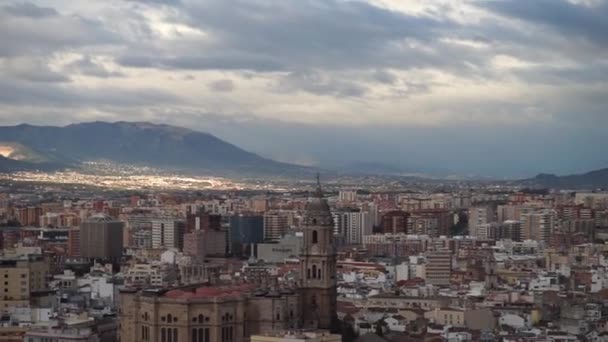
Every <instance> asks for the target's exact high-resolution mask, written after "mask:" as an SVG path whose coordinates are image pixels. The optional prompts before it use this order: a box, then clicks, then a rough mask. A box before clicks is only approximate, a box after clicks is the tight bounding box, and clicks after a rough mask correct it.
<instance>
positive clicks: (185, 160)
mask: <svg viewBox="0 0 608 342" xmlns="http://www.w3.org/2000/svg"><path fill="white" fill-rule="evenodd" d="M0 137H1V139H0V140H1V141H2V142H3V143H4V144H5V145H7V144H12V145H13V146H14V145H15V144H19V146H23V148H22V149H23V150H26V149H27V150H28V151H35V156H36V158H37V159H38V160H49V161H53V162H54V163H61V164H63V165H78V164H79V163H80V162H84V161H91V160H100V159H103V160H111V161H114V162H117V163H125V164H133V165H146V166H153V167H157V168H163V169H166V170H180V171H188V172H197V173H208V174H216V175H225V174H238V175H294V174H299V173H310V172H312V171H311V170H310V169H308V168H305V167H301V166H297V165H291V164H285V163H279V162H276V161H273V160H270V159H265V158H262V157H260V156H258V155H256V154H254V153H250V152H247V151H245V150H243V149H241V148H239V147H237V146H234V145H232V144H230V143H227V142H225V141H223V140H221V139H219V138H217V137H215V136H213V135H211V134H208V133H203V132H198V131H194V130H190V129H186V128H180V127H174V126H168V125H157V124H151V123H146V122H116V123H108V122H91V123H81V124H73V125H69V126H65V127H55V126H32V125H25V124H23V125H18V126H5V127H0ZM4 159H7V158H4ZM13 162H17V161H16V160H11V162H8V161H6V160H5V161H1V160H0V165H3V164H6V165H7V169H9V168H12V167H14V166H10V165H9V164H14V163H13ZM29 164H36V163H34V162H31V163H29ZM29 164H28V163H26V164H18V165H20V166H21V167H28V165H29ZM38 164H40V163H38ZM0 167H1V166H0Z"/></svg>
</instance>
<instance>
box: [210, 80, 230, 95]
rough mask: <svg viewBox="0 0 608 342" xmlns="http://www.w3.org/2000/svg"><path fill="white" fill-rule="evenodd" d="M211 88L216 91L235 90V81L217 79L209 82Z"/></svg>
mask: <svg viewBox="0 0 608 342" xmlns="http://www.w3.org/2000/svg"><path fill="white" fill-rule="evenodd" d="M207 87H208V88H209V90H212V91H216V92H222V93H223V92H231V91H233V90H234V82H232V80H217V81H213V82H209V84H207Z"/></svg>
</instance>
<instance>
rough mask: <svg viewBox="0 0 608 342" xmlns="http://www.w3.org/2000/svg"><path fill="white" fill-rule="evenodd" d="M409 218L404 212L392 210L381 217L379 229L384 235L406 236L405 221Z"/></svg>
mask: <svg viewBox="0 0 608 342" xmlns="http://www.w3.org/2000/svg"><path fill="white" fill-rule="evenodd" d="M409 216H410V214H408V213H407V212H405V211H402V210H393V211H389V212H387V213H385V214H384V215H382V219H381V221H380V228H381V231H382V233H384V234H389V233H390V234H399V233H403V234H407V219H408V217H409Z"/></svg>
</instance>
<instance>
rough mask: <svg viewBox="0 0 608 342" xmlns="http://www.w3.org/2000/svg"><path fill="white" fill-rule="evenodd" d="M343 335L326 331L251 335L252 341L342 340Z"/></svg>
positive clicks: (304, 341) (322, 341)
mask: <svg viewBox="0 0 608 342" xmlns="http://www.w3.org/2000/svg"><path fill="white" fill-rule="evenodd" d="M341 341H342V336H340V335H336V334H330V333H329V332H324V331H314V330H313V331H286V332H278V333H271V334H266V335H254V336H251V342H341Z"/></svg>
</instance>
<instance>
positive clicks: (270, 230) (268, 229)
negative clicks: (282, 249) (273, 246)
mask: <svg viewBox="0 0 608 342" xmlns="http://www.w3.org/2000/svg"><path fill="white" fill-rule="evenodd" d="M288 231H289V217H287V215H284V214H283V213H281V212H280V211H271V212H268V213H266V214H264V241H279V239H281V237H282V236H284V235H285V234H287V232H288Z"/></svg>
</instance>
